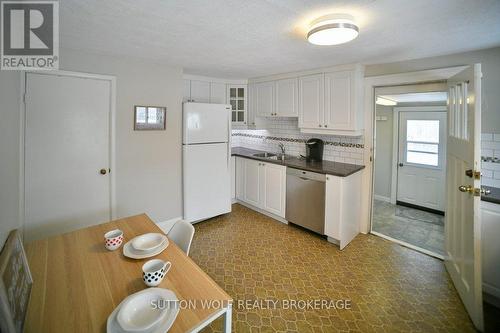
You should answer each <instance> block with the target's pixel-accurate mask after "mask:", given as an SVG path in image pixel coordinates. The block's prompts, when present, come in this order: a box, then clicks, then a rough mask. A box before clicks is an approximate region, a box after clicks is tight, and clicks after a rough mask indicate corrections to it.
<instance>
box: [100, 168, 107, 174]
mask: <svg viewBox="0 0 500 333" xmlns="http://www.w3.org/2000/svg"><path fill="white" fill-rule="evenodd" d="M99 173H100V174H101V175H105V174H106V173H107V171H106V169H101V170H99Z"/></svg>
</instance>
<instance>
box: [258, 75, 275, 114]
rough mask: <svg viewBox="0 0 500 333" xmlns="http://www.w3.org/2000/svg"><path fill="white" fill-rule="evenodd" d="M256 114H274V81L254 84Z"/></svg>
mask: <svg viewBox="0 0 500 333" xmlns="http://www.w3.org/2000/svg"><path fill="white" fill-rule="evenodd" d="M254 100H255V101H256V106H257V115H259V116H263V117H266V116H274V115H275V110H274V82H273V81H271V82H262V83H257V84H255V98H254Z"/></svg>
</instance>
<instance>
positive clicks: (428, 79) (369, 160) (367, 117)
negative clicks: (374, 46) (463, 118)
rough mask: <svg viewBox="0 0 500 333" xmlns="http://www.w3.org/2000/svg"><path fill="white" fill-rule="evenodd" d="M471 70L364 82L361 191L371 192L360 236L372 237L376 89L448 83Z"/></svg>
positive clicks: (391, 76)
mask: <svg viewBox="0 0 500 333" xmlns="http://www.w3.org/2000/svg"><path fill="white" fill-rule="evenodd" d="M467 67H468V66H456V67H447V68H438V69H429V70H423V71H416V72H408V73H398V74H388V75H380V76H370V77H365V79H364V124H365V147H364V152H363V159H364V161H363V164H364V165H365V169H364V170H363V179H362V184H363V185H362V187H363V188H365V189H369V190H368V191H362V194H361V196H362V197H361V223H360V232H361V233H364V234H368V233H370V230H371V224H372V223H371V222H372V214H373V199H374V193H373V190H374V179H375V177H374V167H373V162H374V159H373V147H374V143H375V141H374V140H375V115H376V113H375V88H380V87H388V86H402V85H411V84H419V83H432V82H437V81H444V80H448V79H449V78H450V77H452V76H454V75H455V74H458V73H459V72H461V71H462V70H464V69H466V68H467Z"/></svg>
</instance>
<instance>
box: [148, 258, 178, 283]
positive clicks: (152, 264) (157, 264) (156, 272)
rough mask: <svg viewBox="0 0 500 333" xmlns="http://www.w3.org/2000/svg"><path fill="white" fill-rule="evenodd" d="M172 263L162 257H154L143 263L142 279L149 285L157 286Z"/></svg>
mask: <svg viewBox="0 0 500 333" xmlns="http://www.w3.org/2000/svg"><path fill="white" fill-rule="evenodd" d="M171 267H172V263H171V262H170V261H163V260H161V259H152V260H149V261H147V262H146V263H145V264H144V265H142V281H144V283H145V284H146V286H148V287H156V286H157V285H159V284H160V283H161V281H162V280H163V278H164V277H165V275H166V274H167V273H168V271H169V270H170V268H171Z"/></svg>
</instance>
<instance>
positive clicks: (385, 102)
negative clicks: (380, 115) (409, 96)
mask: <svg viewBox="0 0 500 333" xmlns="http://www.w3.org/2000/svg"><path fill="white" fill-rule="evenodd" d="M375 103H377V104H378V105H385V106H394V105H397V104H398V103H397V102H396V101H393V100H392V99H388V98H384V97H380V96H379V97H377V101H376V102H375Z"/></svg>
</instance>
